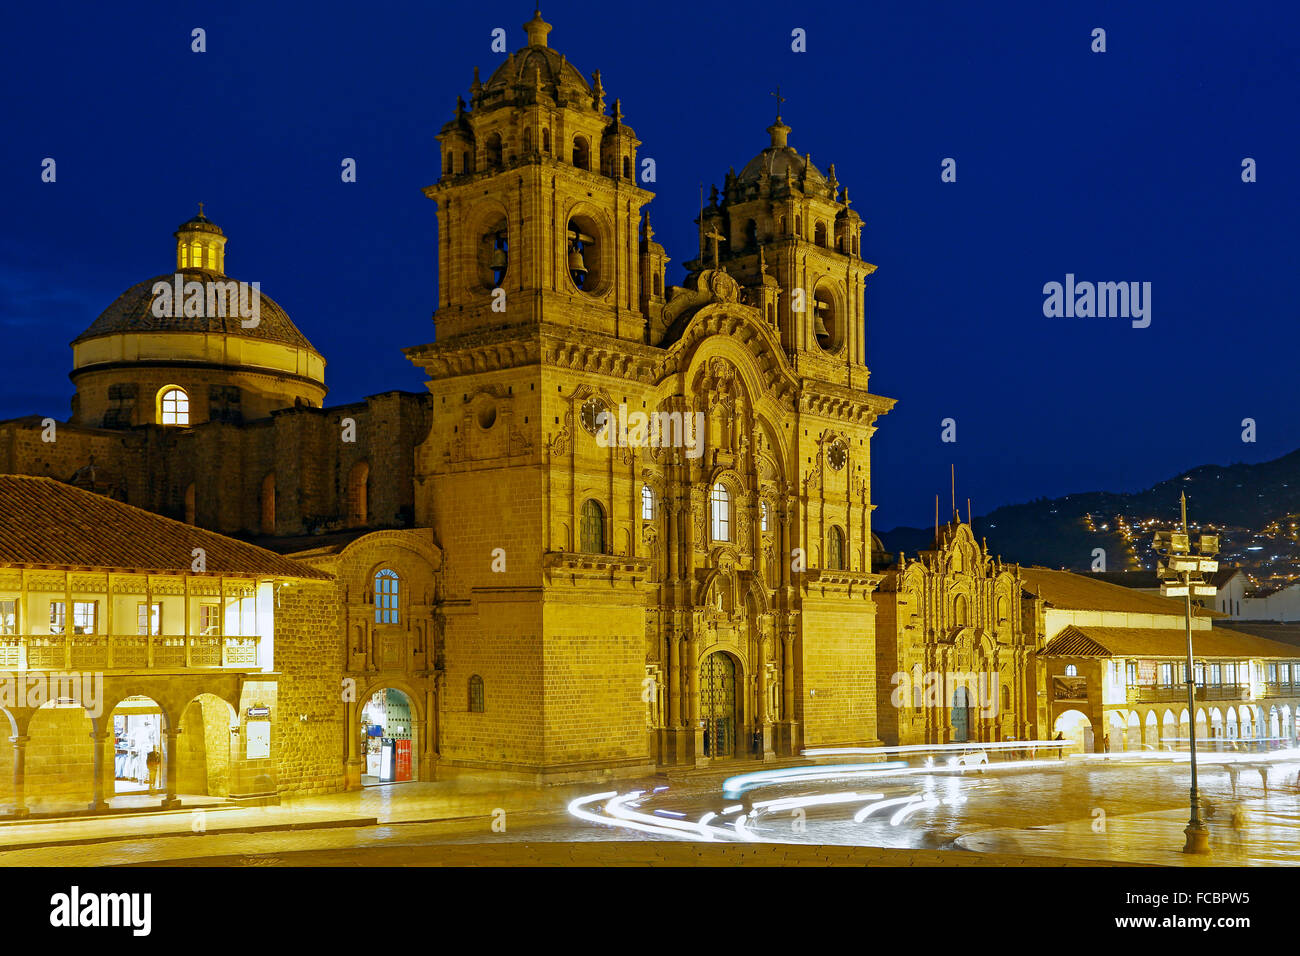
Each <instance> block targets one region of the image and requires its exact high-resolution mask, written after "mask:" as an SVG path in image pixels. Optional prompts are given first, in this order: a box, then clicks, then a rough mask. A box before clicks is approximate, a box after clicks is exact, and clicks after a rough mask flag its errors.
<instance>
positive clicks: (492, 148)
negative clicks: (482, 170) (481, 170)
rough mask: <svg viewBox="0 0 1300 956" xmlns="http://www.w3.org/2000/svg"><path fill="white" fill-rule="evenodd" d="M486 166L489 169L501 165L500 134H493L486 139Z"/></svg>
mask: <svg viewBox="0 0 1300 956" xmlns="http://www.w3.org/2000/svg"><path fill="white" fill-rule="evenodd" d="M487 164H488V166H490V167H495V166H500V165H501V134H500V133H493V134H492V135H491V136H489V137H488V138H487Z"/></svg>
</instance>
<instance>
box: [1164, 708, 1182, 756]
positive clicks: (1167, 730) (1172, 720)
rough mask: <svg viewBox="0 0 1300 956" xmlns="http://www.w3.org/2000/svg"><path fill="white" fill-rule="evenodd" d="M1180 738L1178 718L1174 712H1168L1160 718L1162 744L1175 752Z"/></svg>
mask: <svg viewBox="0 0 1300 956" xmlns="http://www.w3.org/2000/svg"><path fill="white" fill-rule="evenodd" d="M1178 736H1179V731H1178V718H1177V717H1175V716H1174V712H1173V711H1172V710H1166V711H1165V712H1164V715H1163V716H1162V717H1161V718H1160V743H1161V744H1162V745H1163V746H1164V748H1165V749H1166V750H1174V749H1176V744H1177V737H1178Z"/></svg>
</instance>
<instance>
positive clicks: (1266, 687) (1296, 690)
mask: <svg viewBox="0 0 1300 956" xmlns="http://www.w3.org/2000/svg"><path fill="white" fill-rule="evenodd" d="M1262 687H1263V690H1262V691H1261V692H1260V695H1259V696H1260V697H1300V682H1296V681H1276V680H1271V681H1267V682H1266V683H1264V684H1263V685H1262Z"/></svg>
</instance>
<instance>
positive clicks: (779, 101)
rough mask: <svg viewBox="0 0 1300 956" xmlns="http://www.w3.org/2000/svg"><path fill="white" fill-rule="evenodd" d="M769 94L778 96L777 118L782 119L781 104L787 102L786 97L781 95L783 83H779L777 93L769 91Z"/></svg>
mask: <svg viewBox="0 0 1300 956" xmlns="http://www.w3.org/2000/svg"><path fill="white" fill-rule="evenodd" d="M767 95H768V96H775V97H776V118H777V119H780V118H781V104H782V103H784V102H785V97H784V96H782V95H781V84H780V83H778V84H777V85H776V92H775V93H768V94H767Z"/></svg>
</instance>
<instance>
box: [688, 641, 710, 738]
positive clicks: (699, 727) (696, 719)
mask: <svg viewBox="0 0 1300 956" xmlns="http://www.w3.org/2000/svg"><path fill="white" fill-rule="evenodd" d="M699 656H700V639H699V638H698V637H697V636H696V635H695V634H694V633H692V634H691V635H690V637H689V638H688V639H687V641H686V666H687V667H688V668H690V670H689V671H688V673H689V674H690V690H689V691H688V692H687V695H686V709H687V713H688V718H687V722H686V726H687V727H688V728H689V730H690V731H691V736H692V737H693V738H694V740H695V745H694V751H693V752H694V756H695V761H696V763H699V762H700V761H701V760H703V759H705V753H704V722H703V719H702V717H701V715H700V661H699Z"/></svg>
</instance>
